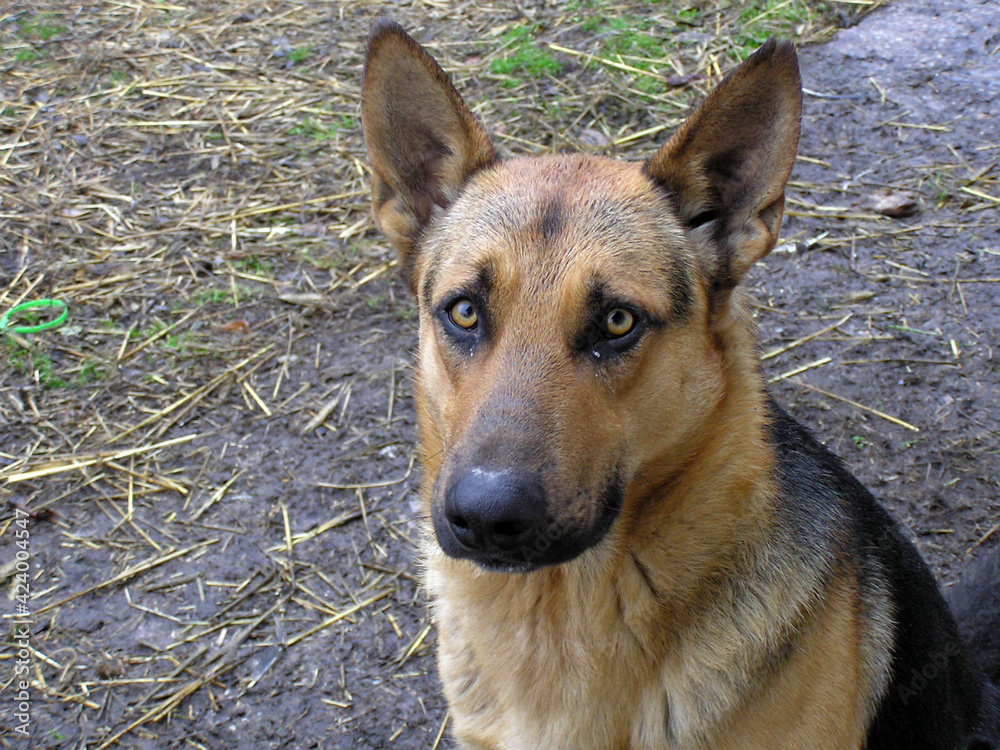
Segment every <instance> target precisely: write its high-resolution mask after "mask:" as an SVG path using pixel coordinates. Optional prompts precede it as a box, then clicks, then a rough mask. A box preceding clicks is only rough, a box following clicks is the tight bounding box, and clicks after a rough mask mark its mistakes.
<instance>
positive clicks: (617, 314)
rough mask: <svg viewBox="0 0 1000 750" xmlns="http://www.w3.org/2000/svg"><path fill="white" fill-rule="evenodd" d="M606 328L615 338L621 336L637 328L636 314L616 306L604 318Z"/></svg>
mask: <svg viewBox="0 0 1000 750" xmlns="http://www.w3.org/2000/svg"><path fill="white" fill-rule="evenodd" d="M604 328H605V330H606V331H607V332H608V335H609V336H611V337H613V338H616V339H617V338H621V337H622V336H625V335H626V334H628V333H631V332H632V329H633V328H635V315H633V314H632V313H630V312H629V311H628V310H625V309H624V308H621V307H616V308H615V309H614V310H612V311H611V312H609V313H608V317H607V318H605V320H604Z"/></svg>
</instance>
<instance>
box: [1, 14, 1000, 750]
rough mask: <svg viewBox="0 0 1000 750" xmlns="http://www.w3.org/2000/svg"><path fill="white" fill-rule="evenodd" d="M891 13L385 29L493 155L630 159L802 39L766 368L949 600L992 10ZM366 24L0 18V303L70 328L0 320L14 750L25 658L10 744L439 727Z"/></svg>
mask: <svg viewBox="0 0 1000 750" xmlns="http://www.w3.org/2000/svg"><path fill="white" fill-rule="evenodd" d="M879 5H881V4H880V3H875V2H871V3H866V2H862V1H860V0H856V1H855V2H852V3H828V4H821V3H804V2H798V1H794V0H793V2H756V3H741V4H730V3H727V2H677V3H642V2H638V1H636V2H620V3H614V4H612V3H595V2H586V1H581V2H547V3H545V2H527V3H506V2H499V0H498V1H497V2H495V3H492V4H477V5H475V6H473V5H470V4H468V3H450V2H435V3H430V2H424V3H420V2H414V3H400V4H396V5H393V6H392V11H393V13H394V16H395V17H396V18H397V20H399V21H401V22H402V23H403V24H404V25H405V26H406V27H407V28H409V29H410V30H411V31H412V32H413V34H414V35H415V36H416V37H417V38H418V39H419V40H420V41H422V42H424V43H426V44H427V45H428V47H429V48H430V49H431V50H432V52H433V53H434V54H435V55H436V56H437V57H438V58H439V59H441V60H442V61H443V63H444V64H445V66H446V67H447V68H448V69H449V71H450V72H452V73H453V74H454V75H455V77H456V79H457V80H458V85H459V88H460V89H461V90H462V92H463V93H464V94H465V95H466V96H467V97H468V99H469V101H470V102H472V103H473V105H474V108H475V110H476V112H477V114H479V115H480V116H481V117H482V119H483V120H484V122H486V124H487V127H488V129H489V130H490V132H491V133H492V134H493V136H494V139H495V141H496V142H497V144H498V145H499V147H500V148H501V150H502V151H504V152H505V153H537V152H545V151H550V150H553V149H555V150H559V149H568V148H574V149H582V150H587V151H593V152H599V153H608V154H612V155H616V156H622V157H625V158H641V157H643V156H645V155H648V154H649V153H651V152H652V151H653V150H655V148H656V147H657V144H659V143H662V142H663V140H664V138H665V137H666V136H667V135H668V133H669V132H670V130H671V129H673V128H674V127H676V125H677V124H678V123H679V122H680V121H681V120H682V118H683V115H684V112H685V111H686V110H687V108H688V107H689V106H690V105H691V104H692V102H694V101H696V100H697V98H698V97H699V96H701V95H703V93H704V92H705V91H706V90H707V88H708V87H710V86H711V84H712V83H713V82H714V81H716V80H718V75H719V74H720V73H721V72H724V71H725V70H726V69H728V68H729V67H731V65H733V64H734V63H735V62H736V61H737V60H738V59H740V58H742V57H744V56H745V55H746V54H747V53H748V52H749V51H750V50H751V49H752V48H753V46H754V45H756V44H758V43H759V42H760V41H762V40H763V39H764V38H766V36H767V35H769V34H771V33H780V34H782V35H785V36H792V37H793V38H795V39H796V40H797V41H798V42H799V43H800V46H801V64H802V71H803V77H804V84H805V87H806V97H805V117H804V124H803V138H802V145H801V149H800V154H801V156H800V159H799V161H798V164H797V167H796V170H795V173H794V174H793V177H792V182H791V186H790V188H789V193H788V197H789V202H788V209H789V210H788V212H787V220H786V223H785V225H784V228H783V237H782V240H781V242H780V244H779V247H778V248H777V249H776V251H775V252H774V253H773V254H772V255H771V256H770V257H768V258H767V259H765V261H763V262H762V263H761V264H760V265H759V266H758V267H757V269H756V270H755V271H754V272H753V274H752V277H751V279H750V282H749V288H750V291H751V294H752V297H753V300H754V309H755V311H756V313H757V319H758V324H759V327H760V338H761V351H762V354H763V357H764V372H765V374H766V376H767V377H768V378H769V379H771V380H773V381H774V382H773V386H772V387H773V389H774V391H775V394H776V396H777V398H778V400H779V401H780V402H782V403H783V404H784V405H785V406H786V407H787V408H788V409H789V410H790V411H791V413H792V414H793V415H794V416H795V417H796V418H798V419H799V420H800V421H802V422H803V423H805V424H806V425H808V426H809V427H810V428H811V429H812V430H813V431H815V432H816V434H817V435H818V436H819V437H820V438H821V439H822V440H823V441H824V442H825V443H826V444H827V445H828V446H829V447H831V448H832V449H833V450H834V451H836V452H837V453H839V454H840V455H841V456H842V457H843V458H844V459H845V460H846V462H847V463H848V464H849V466H850V467H851V468H852V469H853V470H854V471H855V472H856V473H857V474H858V476H859V477H860V478H861V479H862V480H863V481H864V482H865V483H866V484H867V485H868V486H869V487H871V488H872V489H873V490H874V491H875V492H876V494H877V495H879V496H880V497H881V498H883V500H884V501H885V503H886V505H887V506H888V507H889V508H890V509H891V511H892V512H893V514H894V515H895V516H896V518H898V519H899V520H900V521H901V522H902V523H903V524H904V526H905V527H906V528H907V529H908V531H909V533H910V535H911V536H912V538H914V539H915V541H916V542H917V545H918V546H919V547H920V549H921V551H922V552H923V554H924V555H925V556H926V558H927V559H928V560H929V561H930V562H931V563H932V565H933V566H934V568H935V570H936V571H937V572H938V574H939V577H940V579H941V581H942V583H944V584H949V583H951V582H953V581H954V580H955V579H956V578H957V577H958V576H959V575H960V572H961V567H962V566H963V565H964V564H965V563H966V562H967V561H968V560H970V559H972V558H974V557H975V556H977V555H979V554H982V552H983V551H984V550H985V549H986V548H988V547H990V546H991V545H992V544H994V542H995V541H996V540H995V539H994V538H993V537H992V534H993V532H994V531H995V530H996V529H997V528H998V521H1000V480H998V477H1000V429H998V419H1000V351H997V346H998V342H1000V222H998V221H997V211H998V208H1000V184H998V182H1000V169H998V167H997V164H998V160H1000V132H998V128H997V122H998V116H1000V6H998V5H997V4H996V3H994V2H992V1H991V0H921V1H918V0H912V1H911V2H906V3H902V2H901V3H892V4H888V5H883V6H882V7H875V6H879ZM383 10H385V8H379V7H375V6H371V5H369V4H367V3H361V2H329V3H325V4H324V3H306V2H297V1H292V0H279V1H278V2H274V3H268V4H258V3H250V2H237V1H236V0H231V1H228V0H227V1H226V2H223V1H222V0H217V1H216V2H208V3H202V4H198V5H197V6H195V5H193V4H192V5H191V6H190V7H189V6H188V5H187V4H183V3H171V2H170V1H169V0H166V1H164V2H156V3H147V2H145V0H138V1H137V2H128V3H105V4H95V5H92V6H87V5H82V6H81V5H80V4H71V3H68V2H66V3H60V2H54V1H52V0H48V1H47V2H43V3H30V4H28V3H24V4H18V3H14V4H8V5H7V6H5V8H4V9H3V10H0V71H2V73H0V313H2V311H6V310H8V309H9V308H11V307H12V306H13V305H15V304H16V303H19V302H22V301H29V300H36V299H44V298H56V299H60V300H64V301H66V302H67V303H68V305H69V310H70V317H69V320H68V321H67V323H66V324H65V325H63V326H62V327H60V328H58V329H55V330H52V331H48V332H43V333H37V334H28V333H21V334H17V333H14V334H13V335H10V331H9V330H8V335H7V336H6V338H5V339H4V340H3V341H2V342H0V347H2V348H0V351H2V354H0V356H2V357H3V359H2V366H0V430H2V433H3V441H2V443H0V502H2V503H3V508H2V516H0V573H2V579H3V583H4V586H5V589H6V590H7V591H8V592H9V596H8V599H7V601H9V602H10V606H9V608H4V613H5V615H6V616H7V617H8V623H9V626H8V628H6V629H5V639H6V643H5V644H4V648H3V649H2V651H0V663H2V665H3V666H2V672H0V674H2V680H0V685H2V693H0V695H2V699H0V716H2V721H0V746H12V747H27V746H28V745H29V743H28V741H26V740H25V739H24V738H23V736H22V735H20V734H18V733H17V731H16V728H17V727H19V726H22V725H23V721H22V720H20V719H19V718H18V717H16V716H15V713H16V708H17V704H16V703H15V701H14V698H15V697H16V688H17V685H16V683H15V682H14V678H15V676H16V675H17V668H18V661H17V660H18V658H19V655H20V656H21V657H23V659H24V664H25V665H26V666H28V667H29V674H30V683H31V685H30V689H29V695H30V709H29V712H28V713H29V715H30V726H29V729H30V732H31V734H32V739H31V741H30V746H31V747H33V748H91V749H93V748H104V747H128V748H157V749H162V748H175V747H177V748H180V747H185V748H186V747H195V748H199V747H200V748H243V747H259V748H283V747H295V748H313V747H315V748H428V747H430V748H433V747H439V746H440V747H448V746H450V741H449V739H448V734H447V727H446V720H445V706H444V702H443V700H442V698H441V695H440V689H439V684H438V681H437V678H436V676H435V670H434V664H433V646H434V632H433V628H432V627H431V624H430V622H429V619H428V615H427V609H426V601H425V596H424V592H423V590H422V589H421V586H420V584H419V566H418V562H417V561H416V560H415V557H414V543H413V542H414V537H415V534H416V524H417V521H418V519H419V515H420V510H419V506H418V503H417V501H416V485H417V481H418V477H419V467H418V466H416V465H414V455H415V446H416V429H415V424H414V414H413V408H412V404H411V399H410V381H411V373H412V371H411V364H410V362H411V354H412V348H413V346H414V344H415V340H416V329H415V321H414V305H413V301H412V299H411V298H410V297H409V296H408V294H407V292H406V291H405V289H404V287H403V286H402V284H401V283H400V282H399V281H398V280H397V279H396V276H395V271H394V261H393V257H392V254H391V252H390V250H389V248H388V245H387V243H386V242H385V241H384V240H382V239H381V238H380V237H379V236H378V234H377V233H376V232H375V230H374V227H373V226H372V223H371V219H370V215H369V212H368V204H367V200H368V197H367V185H368V178H367V173H366V167H365V164H366V158H365V155H364V148H363V144H362V141H361V137H360V132H359V131H360V126H359V120H358V109H359V106H358V105H359V82H360V70H361V69H360V65H361V55H362V53H363V48H364V41H363V40H364V36H365V33H366V30H367V28H368V26H369V25H370V23H371V20H372V19H373V18H374V17H376V16H377V15H378V14H379V13H380V12H382V11H383ZM867 11H871V12H867ZM838 27H843V28H839V30H838ZM591 55H596V57H593V56H591ZM894 214H895V215H894ZM17 322H18V323H19V324H24V323H28V322H31V321H30V320H25V319H23V318H22V319H19V320H18V321H17ZM35 322H38V321H35ZM25 519H27V521H25ZM19 522H20V523H19ZM25 528H26V529H27V530H28V531H29V534H28V536H27V538H26V540H25V538H24V537H22V538H20V539H18V538H17V536H16V533H17V531H18V530H19V529H25ZM997 536H1000V535H997ZM18 542H21V544H22V547H23V548H26V550H27V552H28V554H29V557H30V566H29V570H28V572H27V576H26V577H19V574H20V573H22V572H23V569H18V566H17V562H18V558H17V552H18V551H19V550H18ZM25 587H27V588H28V589H30V599H28V600H26V601H25V600H24V599H23V594H24V592H25ZM18 597H21V599H20V600H19V598H18ZM19 607H23V609H19ZM23 620H27V621H29V622H30V633H29V635H28V637H27V639H26V640H27V646H28V649H27V650H24V645H25V639H23V638H22V639H17V638H15V635H16V634H17V623H18V622H21V621H23Z"/></svg>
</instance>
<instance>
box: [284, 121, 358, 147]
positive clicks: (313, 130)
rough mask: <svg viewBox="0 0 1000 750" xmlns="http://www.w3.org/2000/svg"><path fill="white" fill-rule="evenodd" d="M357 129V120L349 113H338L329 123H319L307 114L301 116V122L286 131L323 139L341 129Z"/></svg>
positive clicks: (352, 131)
mask: <svg viewBox="0 0 1000 750" xmlns="http://www.w3.org/2000/svg"><path fill="white" fill-rule="evenodd" d="M358 129H359V126H358V122H357V120H356V119H355V118H354V117H351V116H349V115H340V116H339V117H338V118H337V119H335V120H333V121H332V122H330V123H321V122H319V121H318V120H314V119H313V118H312V117H310V116H309V115H306V116H305V117H303V118H302V122H301V123H300V124H298V125H295V126H294V127H293V128H292V129H291V130H289V131H288V134H289V135H304V136H306V137H307V138H312V139H313V140H317V141H324V140H328V139H330V138H335V137H337V136H338V135H339V134H340V133H341V132H342V131H346V132H350V133H354V132H357V130H358Z"/></svg>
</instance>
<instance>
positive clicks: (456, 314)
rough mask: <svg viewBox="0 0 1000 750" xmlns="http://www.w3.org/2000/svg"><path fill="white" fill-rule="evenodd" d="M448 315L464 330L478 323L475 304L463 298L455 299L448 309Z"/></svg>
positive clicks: (470, 328)
mask: <svg viewBox="0 0 1000 750" xmlns="http://www.w3.org/2000/svg"><path fill="white" fill-rule="evenodd" d="M448 317H449V318H451V322H452V323H454V324H455V325H457V326H458V327H459V328H462V329H464V330H466V331H471V330H472V329H473V328H475V327H476V325H477V324H478V323H479V313H477V312H476V306H475V305H473V304H472V302H471V301H469V300H467V299H465V298H462V299H460V300H457V301H456V302H455V304H453V305H452V306H451V308H450V309H449V310H448Z"/></svg>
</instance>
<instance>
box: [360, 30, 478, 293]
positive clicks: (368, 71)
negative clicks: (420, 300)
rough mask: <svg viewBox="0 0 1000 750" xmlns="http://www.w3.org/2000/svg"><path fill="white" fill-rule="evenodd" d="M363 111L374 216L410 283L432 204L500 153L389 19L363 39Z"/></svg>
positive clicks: (447, 198) (444, 201)
mask: <svg viewBox="0 0 1000 750" xmlns="http://www.w3.org/2000/svg"><path fill="white" fill-rule="evenodd" d="M361 116H362V120H363V123H364V131H365V141H366V143H367V145H368V153H369V155H370V156H371V161H372V208H373V212H374V215H375V223H376V224H377V225H378V227H379V229H381V230H382V231H383V232H384V233H385V234H386V235H388V237H389V239H390V240H392V243H393V245H395V247H396V252H397V254H398V255H399V261H400V266H401V267H402V270H403V276H404V277H405V278H406V280H407V282H408V283H409V284H410V288H411V289H412V288H413V286H414V284H415V282H416V280H415V279H414V278H413V265H414V257H413V256H414V250H415V244H416V240H417V238H418V237H419V235H420V232H421V230H423V228H424V227H425V226H426V225H427V223H428V222H429V221H430V220H431V217H432V215H433V212H434V208H435V206H440V207H442V208H446V207H447V206H448V205H450V204H451V202H452V201H453V200H454V199H455V197H456V196H457V195H458V193H459V191H460V190H461V188H462V186H463V185H464V184H465V182H466V180H468V179H469V177H471V176H472V175H473V174H474V173H475V172H476V171H478V170H480V169H482V168H483V167H486V166H489V165H490V164H493V163H494V162H495V161H496V160H497V155H496V152H495V151H494V149H493V145H492V144H491V143H490V139H489V136H488V135H487V134H486V131H485V130H484V129H483V126H482V125H480V124H479V121H478V120H476V118H475V116H474V115H473V114H472V112H471V111H470V110H469V107H468V106H467V105H466V104H465V102H464V101H463V100H462V97H461V96H460V95H459V93H458V91H456V90H455V87H454V86H453V85H452V83H451V80H450V79H449V78H448V74H447V73H445V72H444V71H443V70H442V69H441V66H440V65H438V64H437V63H436V62H434V60H433V58H431V56H430V55H429V54H427V52H425V51H424V49H423V47H421V46H420V45H419V44H417V43H416V42H415V41H413V39H412V38H410V36H409V35H408V34H407V33H406V32H405V31H403V29H402V27H401V26H399V24H397V23H394V22H393V21H390V20H388V19H381V20H379V21H377V22H376V23H375V25H374V26H373V27H372V31H371V35H370V36H369V38H368V56H367V57H366V58H365V77H364V87H363V91H362V97H361Z"/></svg>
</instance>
